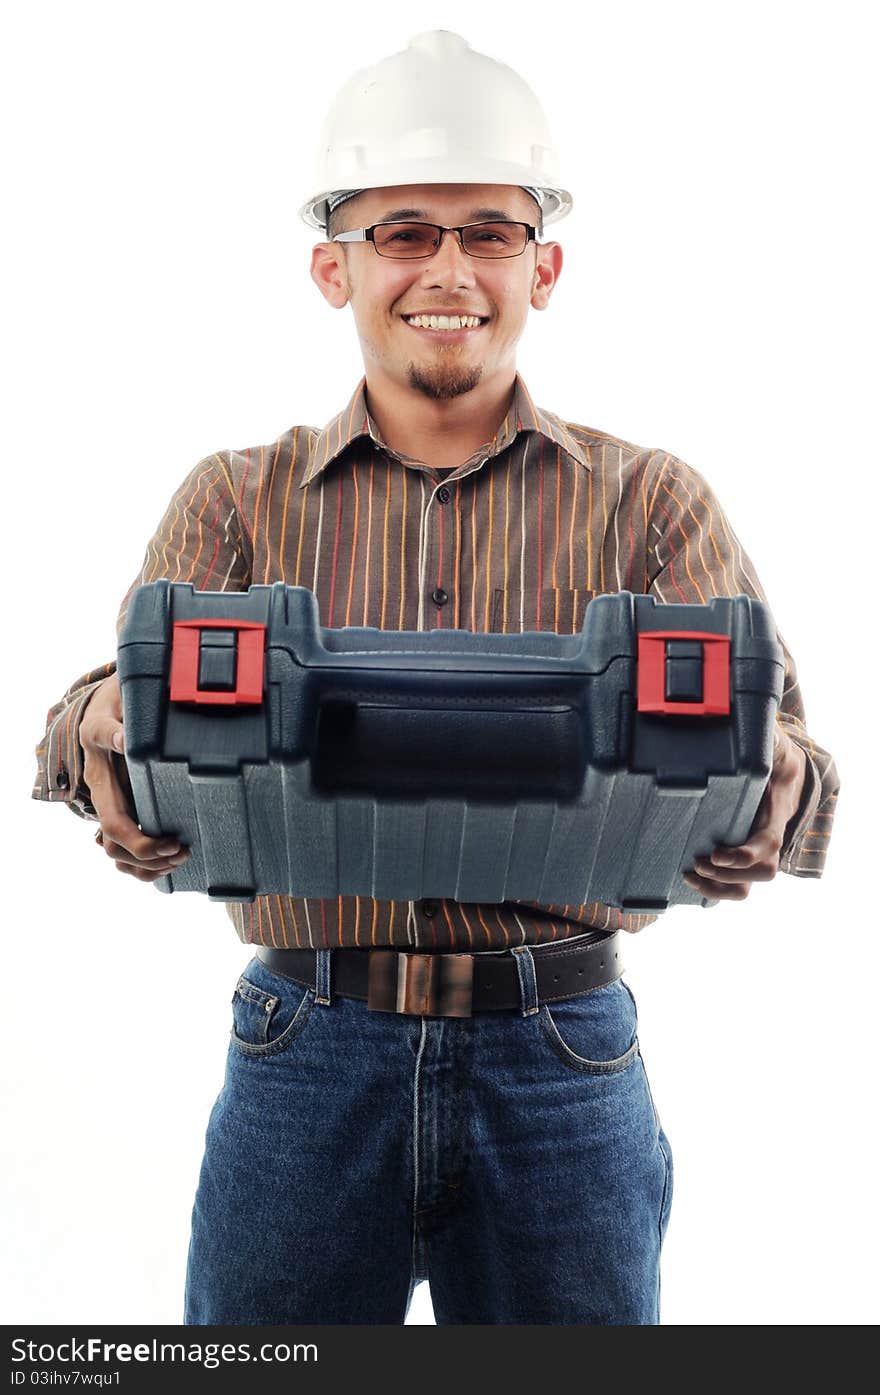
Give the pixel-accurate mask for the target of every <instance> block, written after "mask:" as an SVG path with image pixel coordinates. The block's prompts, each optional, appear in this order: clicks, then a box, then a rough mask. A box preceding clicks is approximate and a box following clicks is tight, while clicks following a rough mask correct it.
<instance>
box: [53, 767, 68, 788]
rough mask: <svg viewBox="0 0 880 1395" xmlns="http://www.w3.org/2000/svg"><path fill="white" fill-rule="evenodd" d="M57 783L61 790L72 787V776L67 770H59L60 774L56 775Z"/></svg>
mask: <svg viewBox="0 0 880 1395" xmlns="http://www.w3.org/2000/svg"><path fill="white" fill-rule="evenodd" d="M55 784H56V785H57V786H58V788H59V789H60V790H69V789H70V776H69V775H68V773H67V771H66V770H59V771H58V774H57V775H56V776H55Z"/></svg>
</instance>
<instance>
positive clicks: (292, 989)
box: [229, 959, 315, 1056]
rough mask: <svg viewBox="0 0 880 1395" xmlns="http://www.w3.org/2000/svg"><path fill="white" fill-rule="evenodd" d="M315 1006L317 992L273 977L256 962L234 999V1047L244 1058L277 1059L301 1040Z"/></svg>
mask: <svg viewBox="0 0 880 1395" xmlns="http://www.w3.org/2000/svg"><path fill="white" fill-rule="evenodd" d="M314 1005H315V990H314V989H313V988H306V987H305V986H304V985H303V984H301V983H295V982H294V981H293V979H287V978H282V977H281V976H280V974H272V973H270V972H269V970H268V969H266V968H264V966H263V965H262V964H261V963H260V961H259V959H254V960H252V962H251V963H250V964H249V965H248V967H247V969H246V970H245V972H244V973H243V974H241V975H240V976H239V979H238V982H237V983H236V985H235V991H234V993H233V995H232V1029H231V1031H230V1034H229V1035H230V1040H231V1042H232V1045H233V1046H234V1047H236V1048H237V1050H238V1051H240V1052H241V1053H242V1055H244V1056H274V1055H276V1054H277V1053H278V1052H280V1051H286V1050H287V1049H288V1047H290V1046H291V1045H292V1043H293V1042H294V1041H295V1040H296V1038H297V1037H298V1036H299V1034H300V1032H301V1031H302V1030H303V1028H304V1027H305V1025H306V1023H307V1022H308V1020H309V1017H310V1016H311V1012H312V1008H313V1007H314Z"/></svg>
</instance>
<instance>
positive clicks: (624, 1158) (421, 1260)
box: [184, 946, 672, 1325]
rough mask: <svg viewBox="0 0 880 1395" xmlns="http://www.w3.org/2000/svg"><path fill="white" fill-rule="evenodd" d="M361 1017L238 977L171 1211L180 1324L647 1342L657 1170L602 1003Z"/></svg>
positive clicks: (661, 1191) (648, 1103)
mask: <svg viewBox="0 0 880 1395" xmlns="http://www.w3.org/2000/svg"><path fill="white" fill-rule="evenodd" d="M502 952H503V953H505V954H507V953H510V952H513V953H514V954H515V955H516V957H517V967H518V970H519V974H518V980H519V984H520V995H521V1002H520V1006H519V1007H518V1008H516V1009H513V1010H501V1011H492V1012H480V1013H476V1014H474V1016H473V1017H419V1016H406V1015H402V1014H397V1013H386V1012H377V1011H374V1010H372V1009H370V1008H368V1007H367V1005H366V1003H365V1002H362V1001H360V1000H359V999H355V998H348V997H342V996H340V995H339V994H335V995H334V993H333V991H332V953H333V951H332V950H320V951H318V956H317V972H316V981H315V984H314V986H312V987H308V988H305V987H302V986H301V985H300V984H298V983H296V982H294V981H293V980H291V979H288V978H285V977H283V976H282V975H279V974H276V973H270V972H269V970H268V969H266V968H265V967H264V965H263V964H262V963H261V961H260V960H259V959H256V958H255V959H253V960H252V961H251V963H250V964H249V965H248V966H247V968H246V969H245V971H244V973H243V974H242V975H241V977H240V978H239V980H238V983H237V986H236V989H235V992H234V995H233V999H232V1013H233V1027H232V1033H231V1037H230V1044H229V1051H228V1058H227V1066H226V1079H225V1083H224V1085H223V1089H222V1090H221V1092H220V1095H219V1097H218V1099H217V1102H216V1104H215V1105H214V1108H213V1111H212V1113H211V1117H210V1120H209V1123H208V1130H207V1137H206V1147H205V1155H204V1160H203V1162H202V1167H201V1174H200V1178H199V1184H198V1190H197V1193H196V1198H195V1205H194V1207H193V1217H192V1238H191V1241H190V1248H189V1260H188V1266H187V1281H186V1300H185V1316H184V1322H186V1323H192V1324H213V1323H218V1324H234V1323H261V1324H264V1323H265V1324H279V1325H282V1324H287V1323H293V1324H309V1323H386V1324H387V1323H394V1324H401V1323H403V1321H404V1319H405V1316H406V1313H407V1310H408V1308H409V1303H410V1299H411V1297H412V1293H413V1290H414V1288H415V1286H416V1284H417V1283H418V1282H419V1280H421V1279H425V1278H427V1280H428V1282H429V1285H430V1293H431V1301H432V1305H433V1308H434V1315H435V1318H436V1321H437V1323H438V1324H440V1323H483V1324H486V1323H553V1324H562V1323H575V1324H581V1323H593V1324H603V1325H611V1324H613V1325H617V1324H654V1323H658V1322H659V1298H660V1248H661V1244H662V1241H663V1236H664V1234H665V1231H666V1226H667V1222H668V1219H669V1208H670V1205H671V1201H672V1156H671V1153H670V1149H669V1143H668V1140H667V1138H666V1135H665V1134H664V1132H663V1129H662V1128H661V1126H660V1122H659V1119H658V1117H657V1114H656V1111H655V1109H654V1104H653V1101H652V1098H651V1091H650V1088H649V1085H648V1079H647V1076H646V1074H645V1068H644V1065H643V1063H642V1058H641V1054H640V1052H639V1044H638V1040H637V1037H636V1026H637V1019H636V1004H635V999H634V997H633V995H632V993H631V992H630V990H629V988H628V987H627V985H626V984H625V983H624V982H623V980H622V979H618V980H617V981H616V982H614V983H610V984H607V985H605V986H604V987H602V988H596V989H593V990H592V991H590V992H587V993H583V994H581V995H579V996H578V997H576V998H570V999H568V1000H567V1001H561V1002H557V1003H554V1004H552V1005H551V1006H547V1005H546V1004H538V1002H537V999H536V996H535V980H534V965H533V960H532V951H531V949H529V948H528V947H527V946H518V947H517V948H516V950H514V951H507V950H505V951H502Z"/></svg>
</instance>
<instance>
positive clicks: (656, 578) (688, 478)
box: [646, 452, 840, 877]
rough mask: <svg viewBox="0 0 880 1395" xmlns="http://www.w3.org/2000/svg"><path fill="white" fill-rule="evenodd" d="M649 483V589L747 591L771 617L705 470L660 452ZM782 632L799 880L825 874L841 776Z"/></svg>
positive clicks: (692, 593)
mask: <svg viewBox="0 0 880 1395" xmlns="http://www.w3.org/2000/svg"><path fill="white" fill-rule="evenodd" d="M646 481H647V484H646V526H647V539H648V542H647V553H648V578H649V581H650V585H649V587H648V594H649V595H654V596H656V597H657V599H658V600H660V601H663V602H676V603H682V604H688V605H693V604H700V605H705V604H707V603H708V601H709V600H710V599H711V598H712V597H713V596H737V595H747V596H752V597H753V598H754V599H756V600H759V601H762V602H763V603H764V604H765V605H767V606H768V607H769V609H770V611H771V614H772V606H770V605H769V602H768V600H767V597H766V594H765V592H764V589H763V587H762V586H761V583H760V581H759V580H758V576H757V574H756V572H755V569H754V567H753V565H752V563H751V561H750V559H749V557H748V556H747V554H746V552H745V550H744V549H743V546H742V544H741V542H740V540H739V538H738V537H737V535H736V533H735V532H734V531H733V528H732V527H731V525H730V522H729V520H728V519H727V517H726V516H725V514H724V510H723V509H722V508H721V505H720V504H719V502H718V499H717V498H716V496H715V494H714V492H713V490H712V489H711V487H710V486H709V485H708V484H707V482H706V480H705V479H703V477H702V475H701V474H700V473H699V472H698V471H697V470H695V469H693V467H692V466H690V465H686V464H685V463H684V462H683V461H681V460H678V459H676V458H675V456H671V455H665V454H660V453H659V452H658V453H657V455H656V457H655V461H654V469H653V470H652V471H650V472H649V474H648V475H647V476H646ZM776 637H777V639H778V641H779V643H780V645H781V646H782V651H783V654H784V656H785V674H784V679H783V693H782V700H781V702H780V705H779V709H778V711H777V714H776V720H777V722H778V723H779V725H780V727H781V728H782V729H783V731H784V732H785V733H786V735H787V736H789V737H790V738H791V740H792V741H793V742H794V743H795V745H797V746H799V747H800V748H801V750H802V751H803V752H804V755H805V756H806V770H805V775H804V787H803V792H802V796H801V801H800V806H799V808H798V810H797V812H796V813H795V814H794V816H793V817H792V818H791V819H790V820H789V823H788V825H787V827H786V830H785V835H784V837H783V843H782V851H781V855H780V861H779V868H780V871H782V872H789V873H791V874H793V875H794V876H798V877H820V876H821V875H822V870H823V868H824V866H825V858H826V855H827V851H828V840H829V837H830V834H831V825H832V822H833V819H834V812H835V806H836V803H837V795H838V791H839V789H840V779H839V776H838V773H837V768H836V766H835V763H834V760H833V757H832V756H831V755H830V754H829V753H828V751H826V750H824V749H823V748H822V747H821V746H818V745H817V744H816V742H815V741H814V740H813V738H812V737H811V736H810V734H809V732H808V731H807V727H806V713H805V711H804V703H803V697H802V694H801V688H800V683H799V682H798V676H797V669H796V667H795V662H794V659H793V658H792V656H791V653H790V652H789V649H788V646H787V645H786V643H785V640H784V639H783V637H782V634H781V632H780V631H779V628H778V626H777V631H776Z"/></svg>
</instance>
